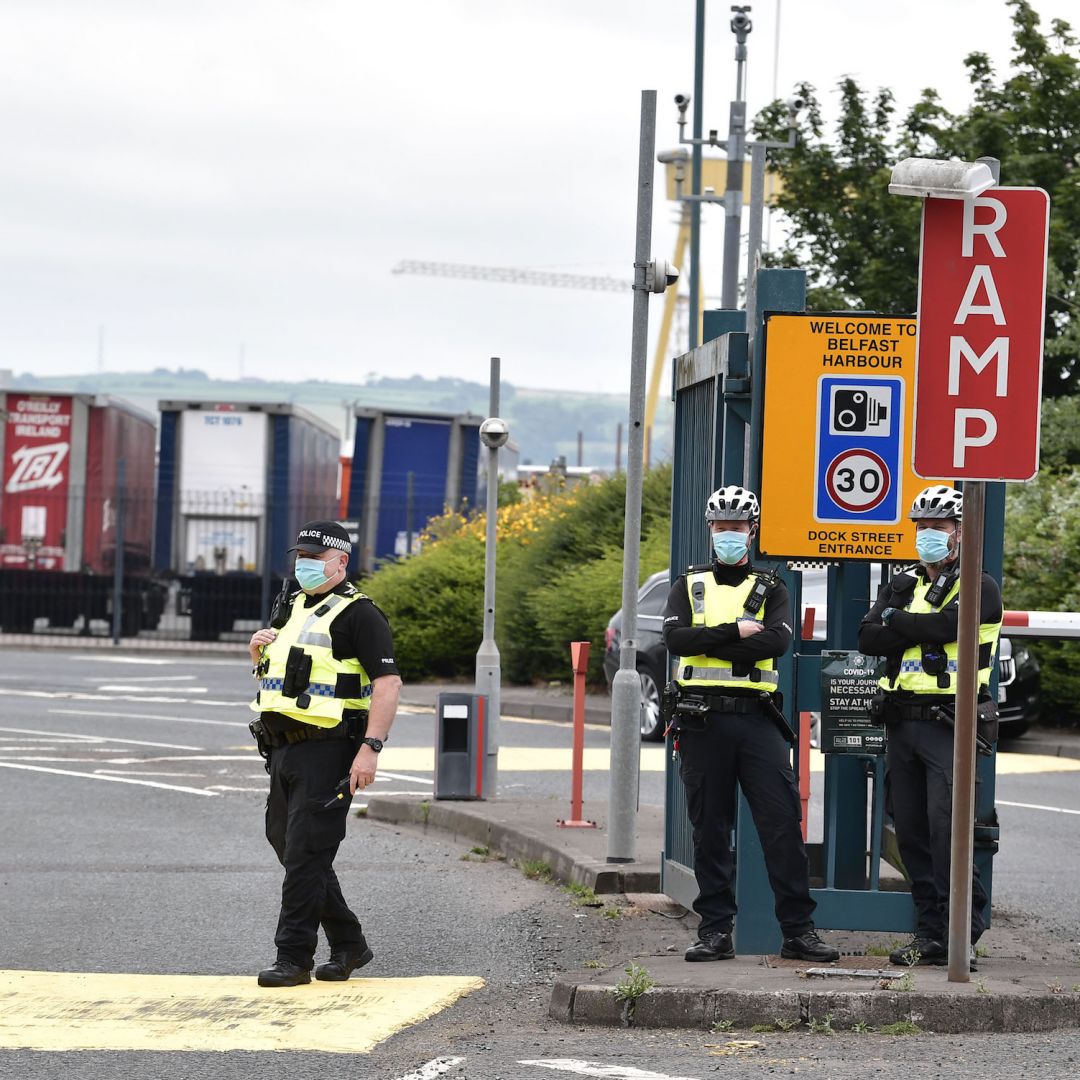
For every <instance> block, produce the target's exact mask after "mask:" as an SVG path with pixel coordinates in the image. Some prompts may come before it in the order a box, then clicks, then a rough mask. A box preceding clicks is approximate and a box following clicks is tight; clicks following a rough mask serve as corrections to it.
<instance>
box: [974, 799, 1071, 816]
mask: <svg viewBox="0 0 1080 1080" xmlns="http://www.w3.org/2000/svg"><path fill="white" fill-rule="evenodd" d="M995 801H996V803H997V805H998V806H1016V807H1019V808H1020V809H1021V810H1049V811H1050V812H1051V813H1052V814H1077V815H1080V810H1066V809H1065V807H1063V806H1040V805H1039V804H1038V803H1028V802H1005V801H1003V800H1002V799H996V800H995Z"/></svg>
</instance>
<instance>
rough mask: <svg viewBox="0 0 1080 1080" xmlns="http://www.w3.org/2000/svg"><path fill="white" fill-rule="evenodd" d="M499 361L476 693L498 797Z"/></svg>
mask: <svg viewBox="0 0 1080 1080" xmlns="http://www.w3.org/2000/svg"><path fill="white" fill-rule="evenodd" d="M499 366H500V360H499V357H497V356H493V357H492V358H491V388H490V392H489V399H488V418H487V419H486V420H485V421H484V422H483V424H481V425H480V440H481V442H483V444H484V445H485V446H486V447H487V448H488V460H487V504H486V510H485V512H486V514H487V531H486V534H485V538H484V637H483V640H482V641H481V642H480V648H479V649H478V650H477V652H476V693H477V694H484V695H486V697H487V717H486V722H485V725H484V746H482V747H478V748H477V753H482V754H484V790H485V791H487V792H489V794H490V797H491V798H495V796H496V794H497V785H498V780H499V717H500V713H501V710H502V670H501V666H500V657H499V646H498V645H496V644H495V554H496V548H497V544H498V516H499V447H500V446H502V445H503V444H504V443H505V442H506V440H507V439H508V438H509V431H508V429H507V427H506V424H505V423H504V422H503V421H502V420H501V419H499Z"/></svg>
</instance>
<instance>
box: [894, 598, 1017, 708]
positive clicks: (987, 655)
mask: <svg viewBox="0 0 1080 1080" xmlns="http://www.w3.org/2000/svg"><path fill="white" fill-rule="evenodd" d="M932 585H933V582H932V581H929V580H925V581H924V580H923V579H922V578H920V579H919V581H918V583H917V584H916V586H915V591H914V593H913V594H912V598H911V602H910V603H909V604H908V605H907V606H906V607H905V608H904V610H905V611H910V612H911V613H912V614H913V615H927V614H930V613H931V612H938V611H941V609H942V608H944V607H946V606H947V605H948V604H950V603H952V601H953V600H954V599H956V597H957V596H958V595H959V593H960V581H959V578H958V579H957V580H956V582H955V583H954V584H953V586H952V588H951V589H949V591H948V593H947V594H946V595H945V599H944V600H942V602H941V603H940V604H939V605H938V606H937V607H934V606H933V605H932V604H930V603H929V602H928V601H927V599H926V594H927V592H929V590H930V588H931V586H932ZM1000 630H1001V620H1000V619H999V620H998V621H997V622H993V623H982V624H980V626H979V689H980V690H985V689H986V687H988V686H989V685H990V675H991V673H992V669H993V663H994V652H995V650H996V648H997V640H998V633H999V632H1000ZM936 648H940V650H941V652H943V653H944V654H945V664H944V670H943V671H942V672H941V673H940V674H934V675H931V674H929V673H927V672H926V671H925V670H924V669H923V648H922V646H921V645H912V646H911V647H910V648H908V649H906V650H905V651H904V655H903V657H902V658H901V660H900V670H899V671H898V672H896V673H894V674H893V675H892V676H891V677H890V676H889V675H884V676H882V678H881V679H879V680H878V685H879V686H880V687H881V688H882V689H883V690H889V691H893V690H897V691H899V690H907V691H908V692H909V693H912V694H939V695H945V694H955V693H956V658H957V655H958V646H957V643H956V642H955V641H950V642H948V643H947V644H946V645H942V646H938V647H936Z"/></svg>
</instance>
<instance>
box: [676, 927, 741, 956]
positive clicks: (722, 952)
mask: <svg viewBox="0 0 1080 1080" xmlns="http://www.w3.org/2000/svg"><path fill="white" fill-rule="evenodd" d="M734 956H735V946H734V945H733V944H732V943H731V935H730V934H727V933H724V932H723V931H721V932H720V933H718V934H706V935H705V937H703V938H698V940H697V941H695V942H694V944H693V945H691V946H690V948H689V949H687V950H686V953H685V957H684V958H685V959H686V960H689V961H691V962H697V961H700V960H731V959H733V958H734Z"/></svg>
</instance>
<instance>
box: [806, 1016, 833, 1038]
mask: <svg viewBox="0 0 1080 1080" xmlns="http://www.w3.org/2000/svg"><path fill="white" fill-rule="evenodd" d="M832 1019H833V1018H832V1013H826V1014H825V1015H824V1016H823V1017H822V1018H821V1019H820V1020H811V1021H810V1024H809V1030H810V1034H811V1035H835V1034H836V1033H835V1032H834V1031H833V1026H832Z"/></svg>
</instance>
